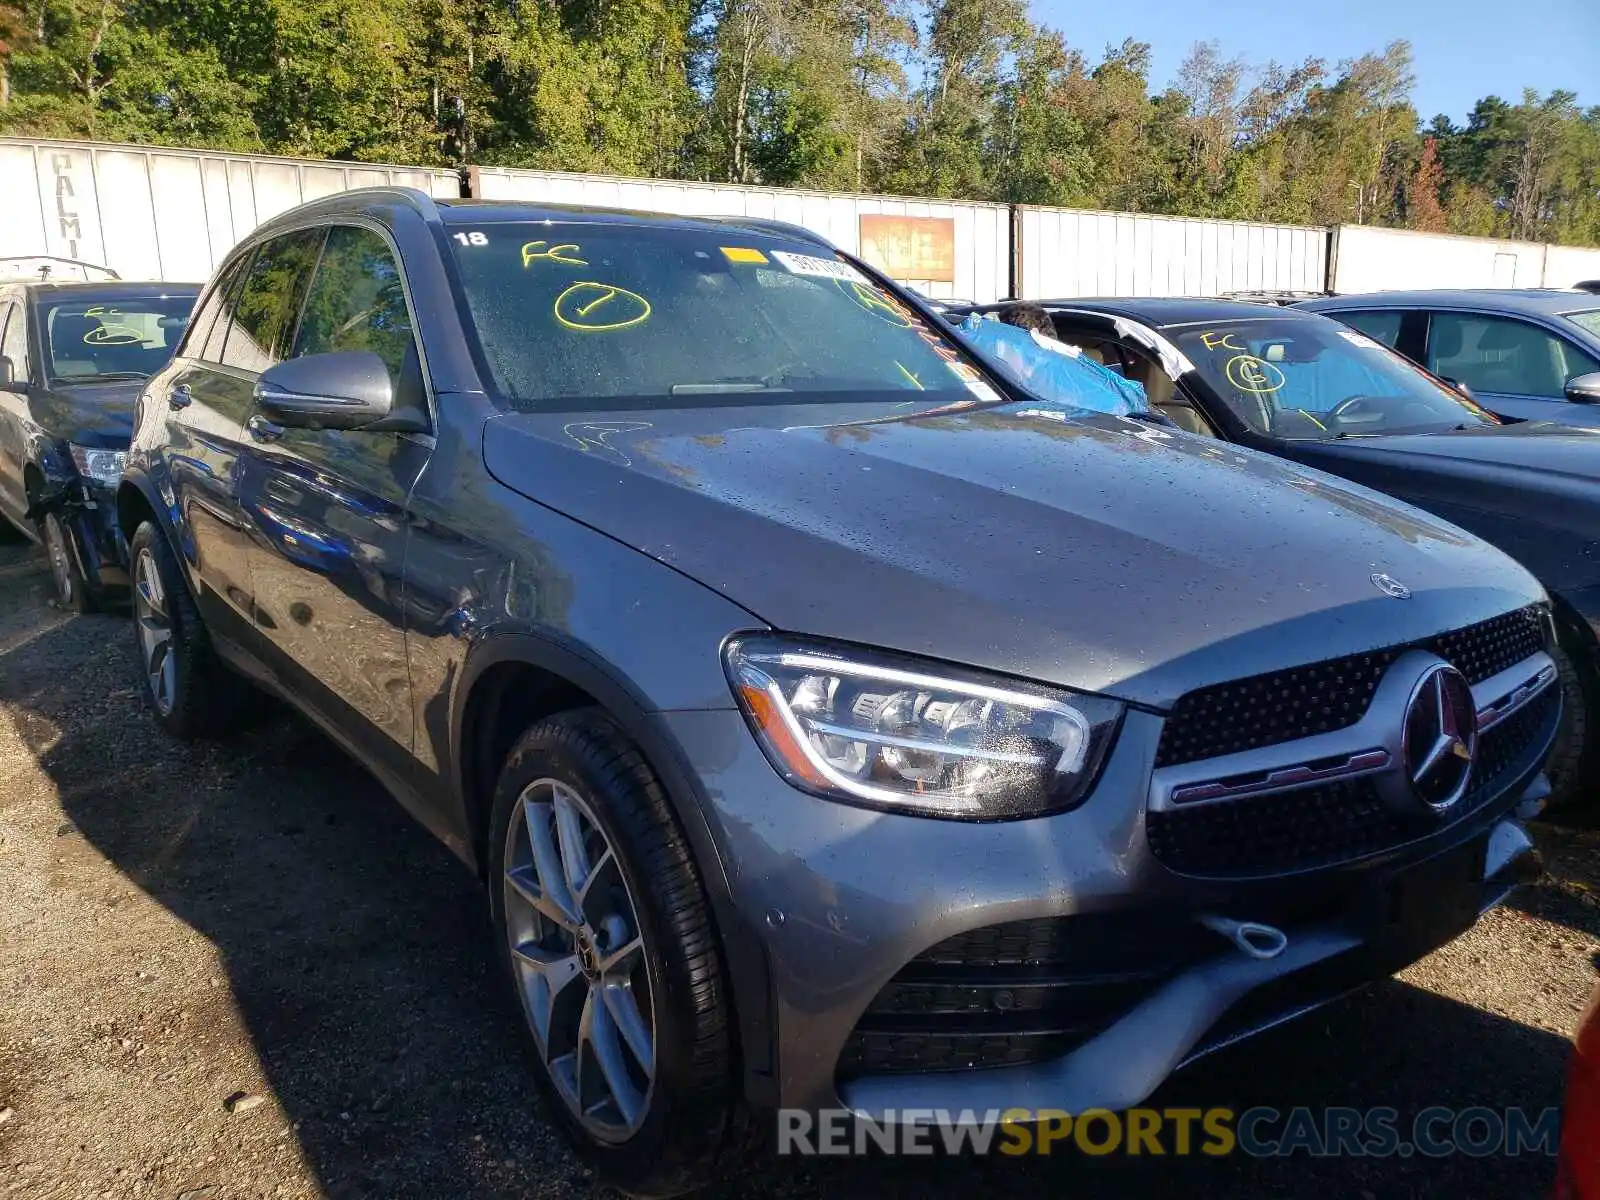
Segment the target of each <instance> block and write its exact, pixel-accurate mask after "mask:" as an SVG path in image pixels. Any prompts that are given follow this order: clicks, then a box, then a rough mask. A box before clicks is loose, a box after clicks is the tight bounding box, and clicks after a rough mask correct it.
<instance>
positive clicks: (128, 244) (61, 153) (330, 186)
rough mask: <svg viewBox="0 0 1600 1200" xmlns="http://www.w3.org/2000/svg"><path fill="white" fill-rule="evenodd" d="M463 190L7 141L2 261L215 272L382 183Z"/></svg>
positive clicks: (396, 177) (408, 180) (125, 271)
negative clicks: (255, 236) (295, 214)
mask: <svg viewBox="0 0 1600 1200" xmlns="http://www.w3.org/2000/svg"><path fill="white" fill-rule="evenodd" d="M383 184H388V185H404V186H409V187H417V188H421V189H423V190H424V191H427V192H429V193H430V194H432V195H435V196H456V195H459V194H460V183H459V180H458V177H457V175H456V173H455V172H453V171H434V170H425V169H421V168H411V167H389V166H378V165H371V164H367V163H359V164H357V163H337V162H318V161H303V160H297V159H290V158H269V157H266V156H264V155H250V154H212V153H209V152H205V151H193V150H168V149H164V148H160V149H158V148H145V147H141V146H107V145H98V144H95V143H90V142H51V141H22V140H19V139H15V138H0V257H10V256H14V255H52V256H55V257H60V258H73V259H80V260H85V261H88V262H93V263H100V264H104V265H105V266H108V267H110V268H111V269H112V270H114V271H116V272H117V274H119V275H121V276H122V277H123V278H124V279H168V280H173V281H181V282H200V281H203V280H204V279H206V278H207V277H208V276H209V275H210V274H211V271H212V268H214V267H215V266H216V265H217V262H218V261H219V260H220V259H221V258H222V256H223V255H224V254H226V253H227V252H228V250H229V248H231V247H232V246H233V245H234V243H236V242H237V241H238V240H239V239H240V238H242V237H244V236H245V234H247V233H249V232H250V231H251V230H252V229H254V228H255V227H256V226H257V225H259V224H260V223H261V222H262V221H265V220H266V219H267V218H268V217H272V216H275V215H276V214H278V213H280V212H282V211H284V210H285V209H288V208H292V207H294V206H295V205H296V204H301V203H303V202H305V201H307V200H311V199H315V198H316V197H318V196H326V195H328V194H329V193H331V192H340V191H344V190H346V189H349V188H357V187H370V186H373V185H383Z"/></svg>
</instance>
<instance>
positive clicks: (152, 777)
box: [0, 543, 1600, 1200]
mask: <svg viewBox="0 0 1600 1200" xmlns="http://www.w3.org/2000/svg"><path fill="white" fill-rule="evenodd" d="M46 586H47V585H46V575H45V571H44V567H43V564H42V562H41V560H40V559H39V557H38V556H37V555H36V554H35V553H33V552H32V551H31V550H30V549H29V548H28V547H26V546H23V545H18V544H15V543H13V544H9V545H3V546H0V1197H6V1198H9V1197H22V1198H26V1200H34V1198H42V1197H47V1196H48V1197H63V1198H64V1197H163V1198H168V1200H171V1198H180V1200H232V1198H236V1197H237V1198H245V1197H267V1198H272V1200H278V1198H280V1197H319V1198H320V1197H329V1198H344V1197H351V1198H354V1197H417V1198H427V1200H435V1198H446V1197H449V1198H455V1197H485V1198H487V1197H496V1198H499V1197H504V1198H508V1200H509V1198H512V1197H546V1196H585V1195H590V1194H596V1195H597V1194H599V1192H600V1189H598V1188H597V1187H596V1186H595V1185H594V1184H593V1183H592V1182H591V1180H590V1179H589V1177H588V1175H587V1174H586V1172H585V1171H584V1170H583V1168H581V1167H580V1166H579V1165H578V1164H577V1163H576V1162H575V1161H574V1160H573V1159H572V1158H571V1157H570V1156H569V1155H568V1154H567V1153H566V1152H565V1151H564V1150H563V1148H562V1147H561V1145H560V1143H559V1141H558V1140H557V1138H556V1137H555V1135H554V1134H553V1132H552V1130H551V1128H550V1127H549V1125H548V1123H547V1122H546V1120H545V1117H544V1115H543V1113H542V1112H541V1109H540V1103H539V1101H538V1100H537V1099H536V1098H535V1096H534V1094H533V1092H532V1090H531V1088H530V1087H529V1086H528V1083H527V1080H526V1076H525V1070H526V1063H525V1061H524V1059H523V1058H522V1055H521V1053H520V1051H519V1050H518V1049H517V1046H518V1043H517V1040H516V1032H517V1031H516V1028H515V1022H516V1017H515V1016H514V1014H512V1013H511V1012H510V1011H509V1006H508V1005H507V1004H505V1003H503V1002H502V1000H501V999H500V997H501V989H500V988H499V987H498V985H497V983H496V982H495V980H493V979H492V978H491V976H490V974H489V971H488V968H487V967H486V965H485V964H487V963H488V962H489V960H490V951H489V944H488V938H487V934H486V924H485V920H484V916H483V905H482V904H481V902H480V898H479V894H478V892H477V890H476V888H475V885H474V883H473V881H472V880H471V879H470V878H469V877H468V875H467V874H466V872H464V871H463V870H462V869H461V867H460V866H459V865H458V864H457V863H456V862H455V860H454V859H453V858H451V857H450V856H449V855H448V854H447V852H446V851H445V850H443V849H442V848H441V847H439V846H438V845H437V844H435V843H434V842H433V841H431V840H430V839H429V838H428V836H427V835H426V834H424V833H423V832H422V831H421V830H420V829H419V828H418V827H416V826H414V825H412V824H411V823H410V822H409V820H408V819H407V818H406V817H405V816H404V815H403V814H402V813H401V811H400V810H399V809H398V807H397V806H395V805H394V804H393V803H391V802H390V801H389V800H388V799H387V798H386V797H385V796H384V795H383V793H382V792H381V790H380V789H379V787H378V786H377V785H376V784H375V783H374V782H372V781H371V780H370V779H369V778H368V777H367V776H366V775H364V774H363V773H362V772H361V771H360V770H359V769H357V768H356V767H354V766H353V765H351V764H350V763H349V762H348V761H347V760H345V759H344V758H343V757H342V756H341V755H340V754H339V753H338V752H337V751H335V750H334V749H333V748H332V747H331V746H329V745H328V744H327V743H326V742H324V741H323V740H322V739H321V738H320V737H318V736H317V735H316V734H314V733H311V732H309V731H307V730H306V729H305V728H303V727H302V726H301V725H299V724H298V723H297V722H295V721H293V720H291V719H289V718H287V717H282V718H277V719H274V720H272V721H270V722H269V723H267V724H266V725H265V726H263V727H262V728H260V729H258V730H256V731H254V732H252V733H250V734H248V735H246V736H244V737H243V738H241V739H240V740H239V741H237V742H235V743H233V744H230V745H228V746H225V747H224V746H201V747H185V746H180V745H177V744H175V743H173V742H171V741H169V740H167V739H166V738H164V737H163V736H161V735H160V733H159V732H158V731H157V729H156V726H155V724H154V723H153V721H152V720H151V719H150V717H149V716H148V715H147V714H146V713H145V712H144V711H142V709H141V707H140V704H139V702H138V698H137V692H136V685H137V678H136V668H135V666H134V664H133V661H132V655H131V652H130V635H129V632H128V629H127V626H126V623H125V621H124V620H121V619H117V618H111V617H84V618H76V619H72V618H68V617H66V616H65V615H64V614H61V613H58V612H56V611H55V610H54V609H52V608H51V607H49V606H48V604H47V603H46V600H45V596H46ZM1539 837H1540V841H1541V844H1542V848H1543V850H1544V852H1545V854H1546V856H1547V859H1548V861H1549V863H1550V866H1551V874H1550V878H1549V879H1547V881H1546V882H1545V883H1543V884H1541V885H1540V886H1538V887H1537V888H1533V889H1529V890H1528V891H1527V892H1525V893H1524V894H1523V895H1522V896H1521V897H1520V898H1519V899H1518V901H1517V903H1516V905H1515V906H1512V907H1506V908H1503V909H1500V910H1498V911H1496V912H1495V913H1493V914H1491V915H1489V916H1488V917H1486V918H1485V919H1484V920H1483V921H1481V922H1480V923H1479V924H1478V926H1477V927H1476V928H1475V929H1474V930H1472V931H1471V932H1470V933H1469V934H1467V935H1466V936H1465V937H1463V938H1461V939H1460V940H1458V941H1457V942H1455V943H1453V944H1452V945H1450V946H1447V947H1445V948H1444V949H1443V950H1441V951H1439V952H1438V953H1436V954H1434V955H1433V956H1432V957H1430V958H1428V959H1427V960H1425V961H1424V962H1422V963H1420V964H1418V965H1417V966H1416V967H1414V968H1412V969H1411V970H1409V971H1407V972H1406V973H1405V974H1404V975H1403V976H1401V977H1399V978H1398V979H1396V980H1394V981H1390V982H1386V983H1385V984H1383V985H1381V986H1379V987H1377V988H1374V989H1372V990H1371V991H1369V992H1367V993H1365V994H1363V995H1361V996H1358V997H1355V998H1352V999H1350V1000H1347V1001H1345V1002H1343V1003H1341V1004H1339V1005H1337V1006H1334V1007H1332V1008H1330V1009H1326V1010H1323V1011H1322V1012H1321V1013H1318V1014H1316V1015H1314V1016H1312V1017H1310V1018H1307V1019H1304V1020H1302V1021H1300V1022H1298V1023H1295V1024H1293V1025H1291V1026H1288V1027H1285V1028H1283V1029H1280V1030H1277V1031H1274V1032H1272V1033H1270V1034H1267V1035H1264V1036H1262V1037H1260V1038H1258V1039H1256V1040H1254V1041H1252V1042H1250V1043H1248V1044H1246V1045H1244V1046H1241V1047H1237V1048H1235V1049H1233V1050H1230V1051H1228V1052H1225V1053H1223V1054H1219V1055H1215V1056H1213V1057H1212V1058H1210V1059H1208V1060H1206V1061H1205V1062H1203V1063H1201V1064H1198V1065H1197V1066H1195V1067H1194V1068H1192V1069H1190V1070H1189V1071H1187V1072H1185V1073H1183V1074H1182V1075H1180V1076H1179V1077H1177V1078H1176V1079H1174V1080H1173V1081H1171V1082H1169V1084H1168V1085H1167V1086H1166V1087H1165V1088H1163V1090H1162V1092H1161V1093H1160V1094H1158V1095H1157V1096H1156V1097H1155V1098H1154V1099H1153V1101H1152V1103H1154V1104H1157V1105H1183V1104H1193V1105H1229V1106H1232V1107H1234V1108H1236V1109H1242V1108H1246V1107H1249V1106H1251V1105H1255V1104H1270V1105H1274V1106H1277V1107H1279V1108H1281V1109H1289V1108H1292V1107H1294V1106H1297V1105H1309V1106H1321V1105H1333V1104H1337V1105H1352V1106H1357V1107H1362V1108H1366V1107H1370V1106H1378V1105H1387V1106H1392V1107H1394V1108H1396V1109H1398V1110H1400V1112H1401V1113H1402V1114H1412V1113H1415V1112H1416V1111H1418V1110H1420V1109H1422V1108H1425V1107H1428V1106H1430V1105H1448V1106H1452V1107H1456V1108H1465V1107H1468V1106H1472V1105H1485V1106H1488V1107H1491V1108H1495V1109H1504V1108H1506V1107H1508V1106H1512V1105H1520V1106H1524V1107H1527V1108H1530V1109H1535V1110H1539V1109H1544V1108H1546V1107H1548V1106H1552V1105H1555V1104H1558V1103H1559V1100H1560V1089H1561V1075H1562V1070H1563V1065H1564V1060H1565V1056H1566V1052H1567V1041H1566V1038H1567V1036H1568V1035H1569V1033H1570V1031H1571V1027H1572V1024H1573V1022H1574V1020H1575V1019H1576V1016H1577V1014H1578V1012H1579V1011H1580V1009H1581V1006H1582V1002H1583V1000H1584V998H1585V997H1586V995H1587V993H1588V991H1589V988H1590V986H1591V984H1592V982H1593V979H1594V970H1593V966H1592V961H1593V959H1594V957H1595V955H1596V952H1597V950H1600V834H1597V833H1595V832H1592V831H1582V830H1558V829H1552V828H1544V829H1541V830H1540V831H1539ZM8 1110H9V1111H8ZM1550 1175H1551V1164H1550V1162H1549V1160H1548V1159H1546V1158H1543V1157H1526V1156H1525V1157H1521V1158H1512V1157H1492V1158H1486V1159H1474V1158H1468V1157H1466V1156H1464V1155H1463V1156H1454V1157H1450V1158H1444V1159H1437V1160H1434V1159H1423V1158H1420V1157H1419V1158H1413V1159H1388V1160H1373V1159H1354V1160H1351V1159H1346V1160H1342V1161H1332V1160H1313V1159H1308V1158H1306V1157H1304V1156H1300V1157H1295V1158H1290V1159H1275V1160H1251V1159H1247V1158H1244V1157H1242V1156H1235V1157H1231V1158H1227V1159H1222V1160H1212V1159H1199V1158H1188V1159H1181V1160H1180V1159H1171V1158H1169V1159H1166V1160H1151V1159H1149V1158H1145V1159H1117V1160H1108V1159H1096V1160H1087V1159H1084V1158H1081V1157H1073V1158H1060V1157H1057V1158H1055V1159H1054V1160H1038V1159H1034V1160H1027V1161H1013V1160H999V1159H995V1160H985V1161H976V1160H966V1159H963V1160H948V1161H939V1162H938V1163H936V1164H935V1163H932V1162H930V1161H928V1160H917V1161H909V1160H900V1161H898V1162H896V1161H889V1160H882V1159H879V1160H872V1161H848V1162H847V1161H839V1160H828V1161H819V1160H810V1161H805V1162H800V1161H795V1160H785V1161H783V1162H776V1161H774V1160H770V1159H769V1160H758V1161H756V1162H754V1163H753V1164H752V1165H750V1166H749V1167H747V1168H745V1169H744V1170H742V1171H740V1172H739V1173H737V1174H736V1175H733V1176H731V1177H730V1178H728V1179H726V1180H725V1181H723V1183H722V1184H721V1185H720V1186H719V1187H718V1188H717V1189H716V1190H715V1192H714V1193H713V1194H714V1195H717V1196H725V1197H734V1196H784V1197H810V1196H819V1197H820V1196H828V1197H830V1198H842V1200H849V1198H851V1197H857V1196H859V1197H868V1196H870V1197H881V1196H884V1195H893V1194H900V1193H908V1194H915V1195H917V1196H918V1197H922V1198H926V1200H945V1198H947V1197H948V1198H952V1200H954V1198H961V1200H968V1198H970V1197H971V1196H972V1195H974V1194H979V1195H986V1194H990V1193H1000V1192H1004V1193H1006V1194H1010V1195H1016V1196H1039V1197H1044V1196H1054V1195H1059V1194H1061V1193H1062V1192H1063V1191H1065V1190H1067V1189H1072V1190H1074V1191H1075V1192H1077V1193H1078V1194H1082V1195H1088V1196H1095V1195H1108V1196H1143V1195H1149V1196H1168V1195H1172V1194H1174V1193H1176V1192H1178V1191H1179V1190H1180V1189H1181V1190H1182V1191H1184V1192H1187V1193H1188V1194H1189V1195H1190V1196H1192V1197H1195V1198H1200V1200H1203V1198H1205V1197H1222V1196H1284V1197H1289V1196H1293V1197H1297V1198H1300V1197H1304V1196H1305V1195H1306V1194H1308V1191H1309V1190H1310V1189H1322V1190H1324V1191H1325V1192H1326V1194H1328V1195H1329V1196H1339V1197H1353V1198H1358V1200H1379V1198H1387V1197H1423V1196H1433V1195H1440V1194H1447V1193H1453V1194H1457V1195H1462V1196H1470V1197H1474V1198H1479V1197H1482V1198H1489V1197H1501V1196H1503V1197H1508V1198H1509V1197H1517V1198H1519V1200H1521V1198H1526V1197H1533V1196H1538V1195H1541V1194H1542V1193H1543V1192H1544V1191H1545V1190H1546V1189H1547V1187H1548V1185H1549V1179H1550Z"/></svg>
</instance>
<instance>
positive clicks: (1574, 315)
mask: <svg viewBox="0 0 1600 1200" xmlns="http://www.w3.org/2000/svg"><path fill="white" fill-rule="evenodd" d="M1562 315H1563V316H1564V317H1566V318H1567V320H1569V321H1571V322H1572V323H1573V324H1574V325H1576V326H1578V328H1580V329H1583V330H1585V331H1587V332H1589V333H1592V334H1595V335H1597V336H1600V308H1591V309H1589V310H1588V311H1586V312H1570V313H1563V314H1562Z"/></svg>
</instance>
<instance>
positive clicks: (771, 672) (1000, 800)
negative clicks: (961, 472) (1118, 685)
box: [725, 634, 1122, 821]
mask: <svg viewBox="0 0 1600 1200" xmlns="http://www.w3.org/2000/svg"><path fill="white" fill-rule="evenodd" d="M725 661H726V666H727V670H728V677H729V679H730V680H731V682H732V684H733V690H734V694H735V695H736V696H737V697H738V700H739V706H740V707H741V708H742V709H743V710H744V715H745V717H746V719H747V720H748V721H749V722H750V728H751V729H752V730H753V731H754V732H755V735H756V738H757V740H758V741H759V742H760V743H761V748H762V750H763V751H765V752H766V755H767V757H768V758H769V759H770V760H771V761H772V765H773V766H774V767H776V768H777V769H778V771H779V773H780V774H782V775H783V776H784V778H785V779H787V780H788V781H789V782H790V783H792V784H794V785H795V786H796V787H800V788H804V789H805V790H806V791H809V792H814V793H816V794H817V795H820V796H827V797H829V798H831V799H835V800H843V801H846V802H848V803H852V804H863V805H868V806H870V807H874V808H885V809H893V810H896V811H901V812H908V813H916V814H920V815H923V816H938V817H959V818H963V819H966V820H978V821H982V820H995V819H1000V818H1007V817H1023V816H1034V815H1037V814H1039V813H1044V812H1053V811H1057V810H1060V809H1063V808H1068V807H1070V806H1071V805H1073V804H1075V803H1076V802H1078V801H1079V800H1081V799H1082V798H1083V795H1084V793H1085V792H1086V791H1087V789H1088V787H1089V785H1090V784H1091V783H1093V782H1094V777H1095V773H1096V771H1097V770H1098V769H1099V766H1100V762H1101V760H1102V759H1103V758H1104V757H1105V750H1106V747H1107V746H1108V745H1109V744H1110V742H1111V739H1112V736H1113V735H1114V734H1115V732H1116V727H1117V721H1118V720H1119V719H1120V717H1121V715H1122V706H1121V705H1120V704H1119V703H1118V702H1117V701H1115V700H1107V699H1105V698H1103V697H1100V696H1080V695H1076V694H1074V693H1071V692H1064V691H1058V690H1056V689H1052V688H1044V687H1036V686H1034V685H1032V684H1026V683H1017V682H1013V681H1011V680H1008V679H1001V678H996V677H993V676H989V675H984V674H981V673H978V672H972V671H964V670H959V669H957V668H953V667H946V666H944V665H943V664H935V663H927V662H922V661H919V660H917V659H913V658H908V657H904V656H901V655H896V654H886V653H879V652H876V651H864V650H856V649H847V648H843V647H829V646H824V645H819V644H813V643H806V642H801V641H797V640H794V639H790V638H782V637H774V636H768V635H765V634H753V635H750V636H748V637H741V638H735V639H734V640H732V641H730V642H729V643H728V647H727V650H726V652H725Z"/></svg>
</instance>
